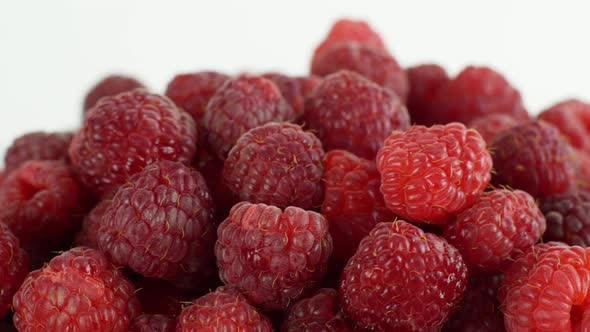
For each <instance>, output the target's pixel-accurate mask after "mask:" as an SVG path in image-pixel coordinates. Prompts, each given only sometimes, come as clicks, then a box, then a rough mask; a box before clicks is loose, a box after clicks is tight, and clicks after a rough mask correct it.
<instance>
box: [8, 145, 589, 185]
mask: <svg viewBox="0 0 590 332" xmlns="http://www.w3.org/2000/svg"><path fill="white" fill-rule="evenodd" d="M574 151H575V152H574V159H575V164H576V188H578V189H579V190H586V191H590V153H587V152H585V151H582V150H578V149H574ZM0 183H2V180H1V179H0Z"/></svg>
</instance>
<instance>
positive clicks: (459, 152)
mask: <svg viewBox="0 0 590 332" xmlns="http://www.w3.org/2000/svg"><path fill="white" fill-rule="evenodd" d="M491 168H492V158H491V156H490V154H489V152H488V151H487V150H486V144H485V141H484V140H483V139H482V138H481V136H480V135H479V133H477V132H476V131H475V130H472V129H466V128H465V126H463V125H462V124H460V123H450V124H447V125H436V126H432V127H423V126H412V127H411V128H410V129H408V130H407V131H405V132H397V131H396V132H394V133H393V134H391V136H389V137H388V138H387V140H386V141H385V144H384V146H383V147H382V148H381V150H379V153H378V154H377V169H378V170H379V172H380V173H381V192H382V193H383V197H384V199H385V203H386V205H387V207H388V208H389V209H390V210H391V211H393V212H394V213H395V214H397V215H399V216H400V217H402V218H407V219H409V220H411V221H416V222H426V223H432V224H442V223H445V222H446V221H447V220H448V219H449V218H450V217H453V216H454V215H456V214H457V213H459V212H461V211H463V210H464V209H465V208H467V207H469V206H470V205H471V204H473V202H475V201H476V200H477V198H478V197H479V194H480V193H481V192H483V190H484V189H485V187H486V186H487V185H488V182H489V181H490V169H491Z"/></svg>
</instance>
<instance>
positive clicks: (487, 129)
mask: <svg viewBox="0 0 590 332" xmlns="http://www.w3.org/2000/svg"><path fill="white" fill-rule="evenodd" d="M517 124H518V121H516V119H514V118H513V117H512V116H510V115H507V114H502V113H490V114H485V115H482V116H480V117H477V118H475V119H473V121H471V122H469V125H468V127H469V128H473V129H475V130H477V132H478V133H479V134H480V135H481V137H483V139H484V140H485V141H486V143H487V144H488V145H489V144H491V143H492V141H493V140H494V137H496V135H497V134H498V133H499V132H501V131H504V130H506V129H510V128H512V127H514V126H516V125H517Z"/></svg>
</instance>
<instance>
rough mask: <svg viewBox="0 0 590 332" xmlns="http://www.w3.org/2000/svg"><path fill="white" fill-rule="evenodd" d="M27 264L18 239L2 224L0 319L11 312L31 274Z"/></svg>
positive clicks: (0, 240)
mask: <svg viewBox="0 0 590 332" xmlns="http://www.w3.org/2000/svg"><path fill="white" fill-rule="evenodd" d="M27 264H28V260H27V255H26V253H25V251H24V250H23V249H21V248H20V244H19V242H18V239H17V238H16V237H15V236H14V235H13V234H12V232H11V231H10V230H9V229H8V227H6V226H5V225H4V224H1V223H0V319H1V318H2V317H4V315H6V314H7V313H8V311H9V310H10V305H11V304H12V296H13V295H14V293H16V291H17V290H18V288H19V287H20V285H21V284H22V282H23V280H24V279H25V277H26V276H27V273H28V272H29V271H28V267H27ZM2 331H4V330H2Z"/></svg>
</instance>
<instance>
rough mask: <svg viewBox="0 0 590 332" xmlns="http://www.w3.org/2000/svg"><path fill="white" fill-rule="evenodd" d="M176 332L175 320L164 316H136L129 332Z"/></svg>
mask: <svg viewBox="0 0 590 332" xmlns="http://www.w3.org/2000/svg"><path fill="white" fill-rule="evenodd" d="M174 331H176V319H174V318H172V317H170V316H164V315H141V316H137V317H136V318H135V319H134V320H133V322H132V323H131V326H130V327H129V332H174Z"/></svg>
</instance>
